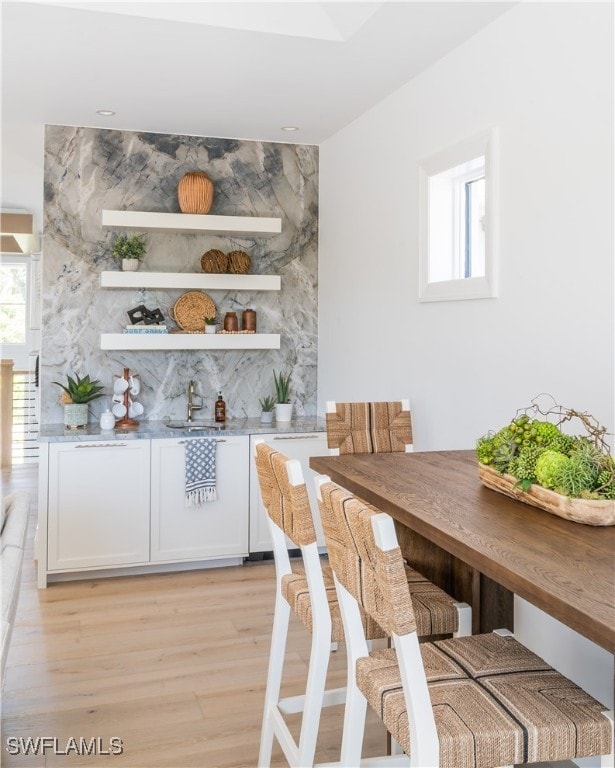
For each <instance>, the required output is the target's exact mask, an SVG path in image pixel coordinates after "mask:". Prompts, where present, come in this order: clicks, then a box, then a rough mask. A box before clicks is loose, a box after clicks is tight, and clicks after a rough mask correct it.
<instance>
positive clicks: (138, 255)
mask: <svg viewBox="0 0 615 768" xmlns="http://www.w3.org/2000/svg"><path fill="white" fill-rule="evenodd" d="M146 251H147V243H146V242H145V235H127V234H121V235H116V236H115V238H114V240H113V245H112V247H111V255H112V256H113V258H114V259H115V260H116V261H119V262H121V264H122V270H123V271H124V272H136V271H137V270H138V269H139V264H140V263H141V259H142V258H143V257H144V256H145V252H146Z"/></svg>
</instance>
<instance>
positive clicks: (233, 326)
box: [224, 312, 239, 331]
mask: <svg viewBox="0 0 615 768" xmlns="http://www.w3.org/2000/svg"><path fill="white" fill-rule="evenodd" d="M224 330H225V331H238V330H239V321H238V320H237V313H236V312H227V313H226V315H224Z"/></svg>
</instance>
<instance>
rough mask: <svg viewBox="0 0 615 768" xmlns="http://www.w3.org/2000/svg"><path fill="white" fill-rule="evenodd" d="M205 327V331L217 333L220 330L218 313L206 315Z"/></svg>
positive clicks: (204, 319)
mask: <svg viewBox="0 0 615 768" xmlns="http://www.w3.org/2000/svg"><path fill="white" fill-rule="evenodd" d="M203 323H204V326H203V329H204V331H205V333H216V332H217V330H218V318H217V317H216V315H213V316H212V317H204V318H203Z"/></svg>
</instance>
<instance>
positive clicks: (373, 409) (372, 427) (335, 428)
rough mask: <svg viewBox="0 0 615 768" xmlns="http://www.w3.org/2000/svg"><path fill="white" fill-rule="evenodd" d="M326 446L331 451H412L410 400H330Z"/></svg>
mask: <svg viewBox="0 0 615 768" xmlns="http://www.w3.org/2000/svg"><path fill="white" fill-rule="evenodd" d="M325 421H326V429H327V445H328V447H329V449H330V450H331V452H332V453H336V454H344V453H397V452H407V451H411V450H412V419H411V416H410V403H409V401H408V400H397V401H394V402H374V403H367V402H366V403H336V402H335V401H329V402H327V407H326V413H325Z"/></svg>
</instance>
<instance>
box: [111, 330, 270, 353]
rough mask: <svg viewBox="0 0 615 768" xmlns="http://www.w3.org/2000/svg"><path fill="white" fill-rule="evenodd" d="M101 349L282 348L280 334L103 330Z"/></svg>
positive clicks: (213, 349)
mask: <svg viewBox="0 0 615 768" xmlns="http://www.w3.org/2000/svg"><path fill="white" fill-rule="evenodd" d="M100 348H101V349H107V350H111V349H128V350H154V349H160V350H168V351H169V350H177V349H210V350H212V351H215V350H224V349H279V348H280V335H279V334H278V333H151V334H148V333H101V335H100Z"/></svg>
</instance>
